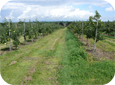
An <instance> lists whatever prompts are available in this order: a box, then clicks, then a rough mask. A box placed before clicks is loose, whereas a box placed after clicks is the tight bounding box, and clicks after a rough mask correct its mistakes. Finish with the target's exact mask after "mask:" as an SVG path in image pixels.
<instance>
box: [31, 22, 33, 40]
mask: <svg viewBox="0 0 115 85" xmlns="http://www.w3.org/2000/svg"><path fill="white" fill-rule="evenodd" d="M31 29H33V28H32V23H31ZM32 42H33V33H32Z"/></svg>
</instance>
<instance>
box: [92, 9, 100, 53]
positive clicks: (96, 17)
mask: <svg viewBox="0 0 115 85" xmlns="http://www.w3.org/2000/svg"><path fill="white" fill-rule="evenodd" d="M95 13H96V14H95V16H94V18H93V19H94V20H96V22H97V26H96V33H95V44H94V50H93V51H94V52H95V51H96V40H97V31H98V20H99V19H100V17H101V15H100V14H99V13H98V12H97V10H96V11H95Z"/></svg>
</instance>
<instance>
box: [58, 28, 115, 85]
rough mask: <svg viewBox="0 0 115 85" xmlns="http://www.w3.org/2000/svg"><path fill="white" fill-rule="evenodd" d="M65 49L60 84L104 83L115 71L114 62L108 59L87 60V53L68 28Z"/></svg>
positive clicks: (109, 79) (108, 80)
mask: <svg viewBox="0 0 115 85" xmlns="http://www.w3.org/2000/svg"><path fill="white" fill-rule="evenodd" d="M66 47H67V49H66V51H65V52H64V53H65V54H66V56H64V58H63V60H62V62H61V63H62V65H63V67H64V68H63V69H62V70H61V71H60V77H59V78H58V80H59V82H60V85H76V84H91V85H92V84H106V83H108V82H110V81H111V79H112V78H113V76H114V73H115V63H114V62H113V61H110V60H105V61H93V62H88V61H87V58H86V57H88V56H87V54H86V52H85V51H84V50H83V49H82V48H81V45H80V43H79V40H78V39H77V38H76V37H75V36H74V34H72V33H71V32H70V31H69V30H67V33H66Z"/></svg>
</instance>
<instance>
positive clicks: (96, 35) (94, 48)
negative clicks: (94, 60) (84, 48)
mask: <svg viewBox="0 0 115 85" xmlns="http://www.w3.org/2000/svg"><path fill="white" fill-rule="evenodd" d="M97 27H98V20H97ZM97 27H96V33H95V44H94V50H93V52H95V51H96V40H97V30H98V28H97Z"/></svg>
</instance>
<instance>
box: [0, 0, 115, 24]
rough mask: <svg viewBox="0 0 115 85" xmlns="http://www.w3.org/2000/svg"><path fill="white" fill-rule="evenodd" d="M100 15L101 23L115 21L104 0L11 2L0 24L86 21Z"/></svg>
mask: <svg viewBox="0 0 115 85" xmlns="http://www.w3.org/2000/svg"><path fill="white" fill-rule="evenodd" d="M95 10H97V11H98V12H99V13H100V14H101V16H102V17H101V20H102V21H108V20H110V21H113V20H114V19H115V15H114V9H113V7H112V5H111V4H109V3H108V2H106V1H104V0H12V1H9V2H7V3H6V4H4V6H3V7H2V9H1V12H0V22H2V21H3V20H4V18H6V19H11V20H12V21H13V22H18V21H19V19H21V20H24V19H26V21H29V19H31V20H32V21H33V20H35V19H36V18H37V19H38V21H76V20H85V21H86V20H87V19H88V18H89V16H94V15H95Z"/></svg>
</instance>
